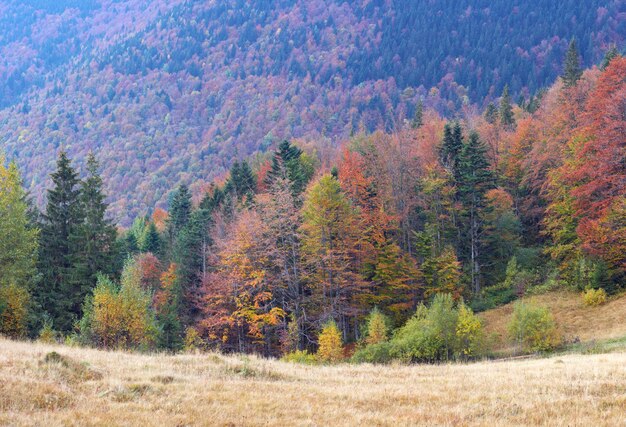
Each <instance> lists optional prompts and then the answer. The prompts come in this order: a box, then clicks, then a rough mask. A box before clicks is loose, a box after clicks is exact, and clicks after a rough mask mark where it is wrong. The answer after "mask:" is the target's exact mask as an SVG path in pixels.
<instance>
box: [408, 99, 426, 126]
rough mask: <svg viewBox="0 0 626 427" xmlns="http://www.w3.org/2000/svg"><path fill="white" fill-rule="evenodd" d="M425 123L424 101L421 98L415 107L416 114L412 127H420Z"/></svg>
mask: <svg viewBox="0 0 626 427" xmlns="http://www.w3.org/2000/svg"><path fill="white" fill-rule="evenodd" d="M423 125H424V103H423V102H422V100H421V99H420V100H419V102H418V103H417V106H416V107H415V115H414V116H413V120H412V121H411V127H412V128H413V129H419V128H421V127H422V126H423Z"/></svg>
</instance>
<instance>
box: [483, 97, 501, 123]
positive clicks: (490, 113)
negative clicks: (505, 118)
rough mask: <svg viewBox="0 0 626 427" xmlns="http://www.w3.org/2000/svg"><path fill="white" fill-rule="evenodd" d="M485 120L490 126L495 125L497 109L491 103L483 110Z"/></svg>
mask: <svg viewBox="0 0 626 427" xmlns="http://www.w3.org/2000/svg"><path fill="white" fill-rule="evenodd" d="M485 120H486V121H487V123H489V124H491V125H495V124H496V122H497V121H498V109H497V108H496V106H495V105H494V103H493V102H490V103H489V105H487V109H485Z"/></svg>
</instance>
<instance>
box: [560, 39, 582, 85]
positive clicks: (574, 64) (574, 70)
mask: <svg viewBox="0 0 626 427" xmlns="http://www.w3.org/2000/svg"><path fill="white" fill-rule="evenodd" d="M579 56H580V55H579V53H578V47H577V46H576V40H574V39H572V41H571V42H570V44H569V47H568V48H567V53H566V54H565V66H564V70H563V74H562V75H561V79H562V80H563V84H564V85H565V87H572V86H576V85H577V84H578V80H580V78H581V77H582V75H583V70H582V68H581V67H580V58H579Z"/></svg>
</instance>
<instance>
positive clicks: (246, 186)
mask: <svg viewBox="0 0 626 427" xmlns="http://www.w3.org/2000/svg"><path fill="white" fill-rule="evenodd" d="M256 184H257V183H256V176H255V175H254V172H252V168H250V165H249V164H248V162H246V161H243V162H241V163H239V162H237V161H235V163H234V164H233V166H232V167H231V169H230V178H229V179H228V182H227V183H226V192H228V193H232V192H234V193H235V195H236V197H237V199H239V200H241V199H243V198H244V197H247V198H249V199H250V198H252V197H253V196H254V193H255V191H256Z"/></svg>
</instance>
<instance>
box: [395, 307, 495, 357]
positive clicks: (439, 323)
mask: <svg viewBox="0 0 626 427" xmlns="http://www.w3.org/2000/svg"><path fill="white" fill-rule="evenodd" d="M484 351H485V349H484V340H483V328H482V323H481V321H480V319H479V318H478V317H477V316H476V315H474V313H473V312H472V310H471V309H470V308H469V307H467V306H466V305H465V304H464V303H463V302H460V303H458V304H455V302H454V300H453V299H452V297H451V296H450V295H437V296H436V297H435V299H434V300H433V303H432V304H431V306H430V308H426V307H425V306H423V305H421V306H419V307H418V309H417V312H416V313H415V315H414V316H413V317H412V318H410V319H409V320H408V321H407V323H406V324H405V325H404V326H403V327H402V328H400V329H399V330H398V331H397V332H396V334H395V335H394V337H393V339H392V340H391V348H390V355H391V357H392V358H394V359H399V360H402V361H406V362H435V361H442V360H452V359H467V358H472V357H479V356H481V355H482V354H484Z"/></svg>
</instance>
